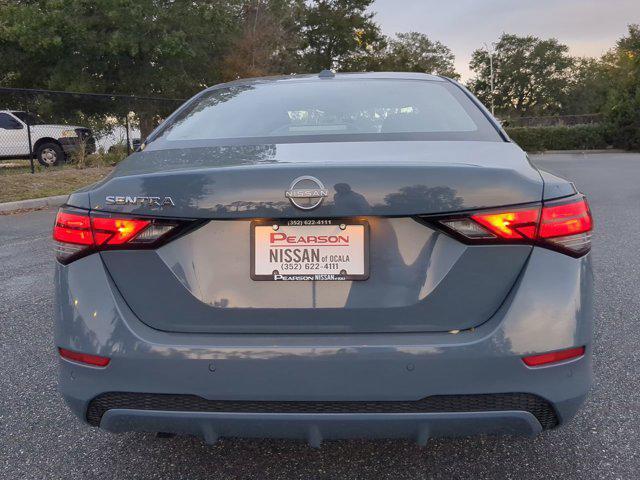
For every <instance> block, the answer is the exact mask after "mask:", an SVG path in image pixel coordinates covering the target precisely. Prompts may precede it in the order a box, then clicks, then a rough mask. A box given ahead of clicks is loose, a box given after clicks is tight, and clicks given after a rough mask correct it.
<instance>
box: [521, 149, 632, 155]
mask: <svg viewBox="0 0 640 480" xmlns="http://www.w3.org/2000/svg"><path fill="white" fill-rule="evenodd" d="M527 153H530V154H532V155H545V154H552V155H558V154H562V153H567V154H573V155H575V154H576V153H580V154H586V155H589V154H590V153H634V152H631V151H629V150H622V149H619V148H607V149H599V150H596V149H594V150H541V151H537V152H536V151H530V152H527Z"/></svg>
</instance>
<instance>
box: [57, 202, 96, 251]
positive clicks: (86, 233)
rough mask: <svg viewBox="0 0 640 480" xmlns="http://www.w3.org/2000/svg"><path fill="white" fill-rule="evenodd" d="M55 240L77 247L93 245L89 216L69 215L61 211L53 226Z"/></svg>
mask: <svg viewBox="0 0 640 480" xmlns="http://www.w3.org/2000/svg"><path fill="white" fill-rule="evenodd" d="M53 239H54V240H56V241H57V242H63V243H73V244H76V245H93V233H92V232H91V220H90V219H89V215H88V214H86V215H83V214H74V213H68V212H65V211H62V210H60V211H59V212H58V215H57V216H56V223H55V225H54V226H53Z"/></svg>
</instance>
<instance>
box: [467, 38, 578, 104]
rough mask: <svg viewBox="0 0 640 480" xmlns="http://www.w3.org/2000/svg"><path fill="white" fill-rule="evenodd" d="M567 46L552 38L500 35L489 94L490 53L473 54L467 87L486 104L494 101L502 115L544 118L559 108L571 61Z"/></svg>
mask: <svg viewBox="0 0 640 480" xmlns="http://www.w3.org/2000/svg"><path fill="white" fill-rule="evenodd" d="M567 51H568V47H567V46H566V45H563V44H561V43H559V42H558V41H557V40H556V39H554V38H551V39H547V40H542V39H540V38H537V37H533V36H526V37H519V36H517V35H510V34H506V33H505V34H503V35H502V36H501V37H500V39H499V41H498V42H497V43H496V44H495V52H494V55H493V67H494V91H493V92H491V78H490V77H491V73H490V58H489V52H488V51H487V50H486V49H478V50H476V51H474V52H473V55H472V58H471V62H470V64H469V67H470V68H471V70H472V71H473V72H475V77H474V78H472V79H471V81H470V82H469V88H470V89H471V90H472V91H473V92H474V93H475V94H476V95H477V96H478V98H480V100H481V101H483V102H484V103H486V104H490V103H491V100H492V99H493V101H494V104H495V107H496V110H497V111H498V112H499V113H501V114H516V115H519V116H524V115H545V114H554V113H557V112H559V111H560V110H561V109H562V100H563V99H564V98H565V97H564V95H565V92H566V89H567V87H568V75H569V71H570V67H571V65H572V60H571V58H570V57H569V56H568V54H567Z"/></svg>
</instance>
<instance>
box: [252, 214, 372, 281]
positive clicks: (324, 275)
mask: <svg viewBox="0 0 640 480" xmlns="http://www.w3.org/2000/svg"><path fill="white" fill-rule="evenodd" d="M368 277H369V225H368V223H367V222H364V221H353V220H333V219H332V220H308V219H305V220H288V221H285V222H270V223H264V222H253V223H252V224H251V278H252V279H253V280H275V281H287V280H292V281H309V280H320V281H341V280H366V279H367V278H368Z"/></svg>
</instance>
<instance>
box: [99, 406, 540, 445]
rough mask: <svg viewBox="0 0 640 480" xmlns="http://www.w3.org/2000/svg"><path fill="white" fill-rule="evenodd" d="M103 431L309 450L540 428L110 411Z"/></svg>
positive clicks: (516, 423)
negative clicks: (267, 442) (288, 444)
mask: <svg viewBox="0 0 640 480" xmlns="http://www.w3.org/2000/svg"><path fill="white" fill-rule="evenodd" d="M101 426H102V428H104V429H106V430H108V431H111V432H126V431H131V430H135V431H146V432H158V431H162V432H169V433H176V434H190V435H196V436H199V437H202V438H203V439H204V440H205V441H206V442H207V443H215V442H216V441H217V440H218V438H221V437H246V438H252V437H253V438H294V439H302V440H307V441H308V442H309V444H310V445H311V446H313V447H317V446H320V443H321V442H322V441H323V440H333V439H348V438H403V439H411V440H415V441H416V442H417V443H419V444H421V445H424V444H425V443H426V441H427V440H428V439H429V438H434V437H441V436H447V437H452V436H464V435H471V434H507V435H526V436H535V435H537V434H538V433H539V432H540V431H541V430H542V428H541V427H540V424H539V423H538V421H537V420H536V419H535V417H534V416H533V415H531V414H530V413H528V412H520V411H512V412H454V413H426V414H402V413H401V414H366V413H362V414H321V415H313V414H306V415H305V414H288V413H271V414H257V413H209V412H198V413H194V412H162V411H152V412H145V411H137V410H110V411H109V412H107V413H106V414H105V416H104V417H103V420H102V423H101Z"/></svg>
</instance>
